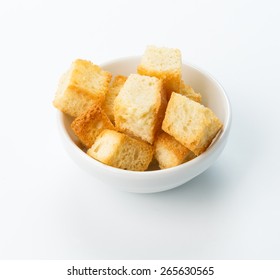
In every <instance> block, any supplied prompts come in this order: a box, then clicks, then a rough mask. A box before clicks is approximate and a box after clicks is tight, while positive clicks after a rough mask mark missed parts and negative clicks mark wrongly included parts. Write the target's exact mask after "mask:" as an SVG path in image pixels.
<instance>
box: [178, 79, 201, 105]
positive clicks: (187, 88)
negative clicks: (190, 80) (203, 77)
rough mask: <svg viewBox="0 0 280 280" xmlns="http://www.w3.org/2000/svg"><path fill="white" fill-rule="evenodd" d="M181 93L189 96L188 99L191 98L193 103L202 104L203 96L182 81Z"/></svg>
mask: <svg viewBox="0 0 280 280" xmlns="http://www.w3.org/2000/svg"><path fill="white" fill-rule="evenodd" d="M180 93H181V94H182V95H185V96H187V97H188V98H190V99H191V100H193V101H196V102H198V103H201V102H202V96H201V94H200V93H197V92H195V91H194V89H193V88H192V87H191V86H189V85H187V84H185V82H184V81H183V80H182V81H181V89H180Z"/></svg>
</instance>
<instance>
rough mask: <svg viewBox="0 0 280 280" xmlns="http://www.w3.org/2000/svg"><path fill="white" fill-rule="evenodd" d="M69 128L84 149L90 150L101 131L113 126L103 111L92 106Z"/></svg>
mask: <svg viewBox="0 0 280 280" xmlns="http://www.w3.org/2000/svg"><path fill="white" fill-rule="evenodd" d="M71 128H72V129H73V131H74V133H75V134H76V136H77V137H78V138H79V139H80V141H81V142H82V143H83V144H84V145H85V147H87V148H90V147H91V146H92V144H93V143H94V141H95V139H96V137H97V136H98V135H99V134H100V132H101V131H102V130H104V129H106V128H107V129H114V126H113V124H112V123H111V121H110V120H109V118H108V117H107V115H106V114H105V113H104V112H103V110H102V109H101V108H100V107H99V106H98V105H93V106H92V107H91V108H89V109H88V110H87V111H85V112H84V113H82V114H81V115H80V116H79V117H77V118H76V119H75V120H74V121H73V122H72V124H71Z"/></svg>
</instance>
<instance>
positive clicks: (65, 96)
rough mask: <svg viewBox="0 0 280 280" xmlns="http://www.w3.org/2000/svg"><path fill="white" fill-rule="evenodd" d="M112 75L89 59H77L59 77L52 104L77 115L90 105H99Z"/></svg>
mask: <svg viewBox="0 0 280 280" xmlns="http://www.w3.org/2000/svg"><path fill="white" fill-rule="evenodd" d="M111 78H112V75H111V74H110V73H109V72H106V71H104V70H102V69H101V68H100V67H99V66H97V65H94V64H93V63H91V62H90V61H87V60H82V59H77V60H75V61H74V62H73V63H72V65H71V68H70V69H69V70H68V72H66V73H65V74H64V75H63V76H62V77H61V79H60V82H59V86H58V89H57V93H56V96H55V99H54V102H53V104H54V106H55V107H56V108H57V109H59V110H60V111H62V112H64V113H66V114H68V115H70V116H72V117H77V116H79V115H80V114H82V113H83V112H85V111H86V110H87V109H89V108H90V107H91V106H92V105H94V104H97V105H101V104H102V103H103V102H104V99H105V95H106V93H107V92H108V89H109V84H110V81H111Z"/></svg>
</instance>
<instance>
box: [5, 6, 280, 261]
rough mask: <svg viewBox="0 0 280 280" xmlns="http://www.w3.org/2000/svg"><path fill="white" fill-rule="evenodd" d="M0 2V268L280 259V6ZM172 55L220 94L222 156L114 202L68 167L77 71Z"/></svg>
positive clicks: (112, 194)
mask: <svg viewBox="0 0 280 280" xmlns="http://www.w3.org/2000/svg"><path fill="white" fill-rule="evenodd" d="M50 2H51V1H45V2H43V1H31V0H29V1H1V4H0V42H1V43H0V50H1V51H0V77H1V78H0V79H1V82H0V94H1V95H0V96H1V98H0V118H1V126H0V131H1V140H0V141H1V145H0V172H1V173H0V258H1V259H280V203H279V198H280V170H279V167H280V164H279V143H280V132H279V130H280V128H279V127H280V126H279V121H280V117H279V112H280V109H279V108H280V107H279V102H280V97H279V95H280V86H279V76H280V75H279V69H280V56H279V49H280V36H279V27H278V26H280V16H279V8H280V6H279V4H278V1H218V0H215V1H202V0H199V1H178V0H172V1H163V0H162V1H152V0H149V1H143V0H142V1H105V0H99V1H82V0H79V1H53V2H52V3H50ZM149 44H154V45H158V46H167V47H176V48H179V49H180V50H181V52H182V55H183V59H184V61H186V62H190V63H192V64H195V65H197V66H199V67H201V68H202V69H205V70H207V71H209V72H210V73H211V74H212V75H213V76H214V77H216V78H217V79H218V80H219V81H220V82H221V84H222V85H223V86H224V88H225V89H226V91H227V93H228V96H229V98H230V100H231V103H232V109H233V123H232V130H231V134H230V138H229V142H228V145H227V146H226V148H225V150H224V152H223V154H222V156H221V157H220V158H219V159H218V161H217V162H216V163H215V164H214V165H213V166H212V167H211V168H210V169H208V170H207V171H206V172H204V173H203V174H201V175H200V176H198V177H197V178H195V179H193V180H192V181H190V182H189V183H187V184H185V185H183V186H181V187H179V188H176V189H174V190H171V191H168V192H163V193H157V194H149V195H139V194H130V193H125V192H120V191H117V190H114V189H113V188H112V187H110V186H106V185H103V184H102V183H100V182H99V181H96V180H95V179H94V176H91V175H90V174H87V173H85V172H84V171H83V170H81V169H80V168H79V167H78V166H77V165H76V164H75V163H74V162H72V161H71V159H70V158H69V157H68V155H67V154H66V152H65V151H64V148H63V146H62V143H61V141H60V137H59V134H58V129H57V123H56V121H57V120H56V110H55V109H54V108H53V106H52V100H53V97H54V94H55V90H56V86H57V82H58V79H59V77H60V75H61V74H62V73H63V72H64V71H65V70H67V68H68V67H69V65H70V63H71V62H72V60H74V59H76V58H85V59H89V60H92V61H93V62H94V63H96V64H101V63H103V62H107V61H109V60H110V59H114V58H118V57H122V56H129V55H141V54H142V53H143V51H144V49H145V47H146V45H149Z"/></svg>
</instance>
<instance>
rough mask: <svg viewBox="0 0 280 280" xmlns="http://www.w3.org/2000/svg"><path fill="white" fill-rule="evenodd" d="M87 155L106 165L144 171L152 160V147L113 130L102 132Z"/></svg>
mask: <svg viewBox="0 0 280 280" xmlns="http://www.w3.org/2000/svg"><path fill="white" fill-rule="evenodd" d="M87 154H88V155H89V156H91V157H93V158H94V159H96V160H98V161H101V162H103V163H105V164H107V165H110V166H113V167H117V168H121V169H126V170H133V171H144V170H146V169H147V168H148V166H149V163H150V162H151V160H152V158H153V147H152V146H151V145H149V144H148V143H145V142H143V141H141V140H137V139H134V138H132V137H129V136H127V135H125V134H123V133H120V132H117V131H114V130H108V129H106V130H103V131H102V132H101V133H100V135H99V136H98V137H97V139H96V141H95V142H94V144H93V146H92V147H91V148H90V149H89V150H88V151H87Z"/></svg>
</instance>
